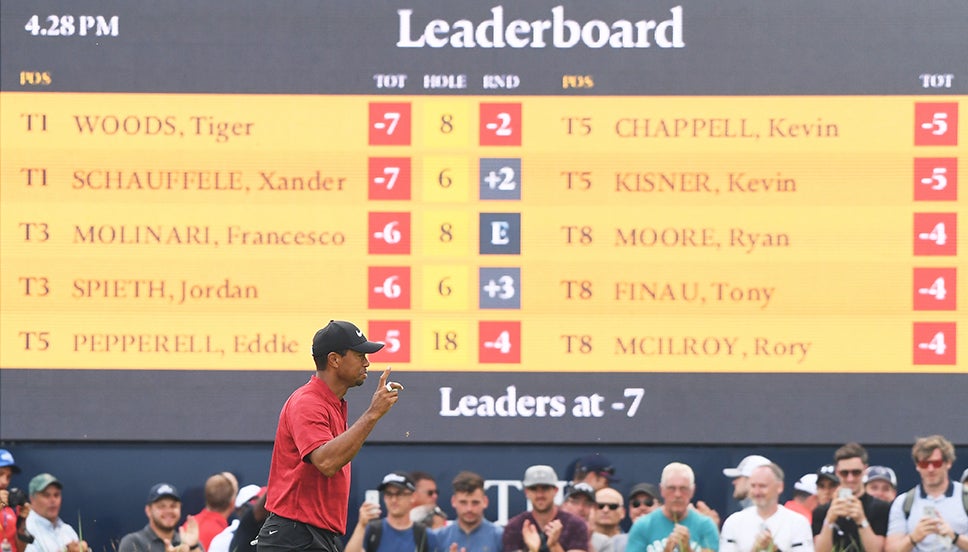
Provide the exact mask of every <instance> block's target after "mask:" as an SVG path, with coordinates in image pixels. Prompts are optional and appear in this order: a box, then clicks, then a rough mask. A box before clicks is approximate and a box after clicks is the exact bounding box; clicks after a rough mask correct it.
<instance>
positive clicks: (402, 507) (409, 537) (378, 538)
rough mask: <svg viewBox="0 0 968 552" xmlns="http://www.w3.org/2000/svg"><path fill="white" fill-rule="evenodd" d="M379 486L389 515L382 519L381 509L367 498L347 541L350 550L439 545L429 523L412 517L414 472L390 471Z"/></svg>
mask: <svg viewBox="0 0 968 552" xmlns="http://www.w3.org/2000/svg"><path fill="white" fill-rule="evenodd" d="M377 489H378V490H379V491H380V492H381V493H383V505H384V507H386V511H387V515H386V517H385V518H383V519H379V515H380V510H379V508H374V507H373V506H374V505H373V504H371V503H369V502H364V503H363V505H362V506H360V516H359V520H358V521H357V523H356V529H354V530H353V534H352V535H350V539H349V541H347V543H346V552H363V551H364V550H365V551H366V552H395V551H400V550H415V551H416V552H428V551H433V550H436V549H437V538H436V536H435V535H434V534H433V533H432V532H430V531H429V530H428V529H427V528H426V527H425V526H423V525H421V524H419V523H414V522H413V521H412V520H411V519H410V510H411V509H412V505H413V493H414V491H415V490H416V486H415V485H414V484H413V479H411V478H410V474H408V473H405V472H393V473H388V474H387V475H386V476H384V477H383V482H381V483H380V486H379V487H377Z"/></svg>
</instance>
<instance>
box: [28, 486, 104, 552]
mask: <svg viewBox="0 0 968 552" xmlns="http://www.w3.org/2000/svg"><path fill="white" fill-rule="evenodd" d="M63 487H64V485H63V484H62V483H61V482H60V480H59V479H57V478H56V477H54V476H53V475H51V474H49V473H42V474H40V475H38V476H36V477H34V478H33V479H31V480H30V487H29V491H30V514H29V515H28V516H27V521H26V527H27V532H28V533H30V534H31V535H33V536H34V542H33V543H31V544H28V545H27V548H26V550H25V552H63V551H65V550H66V551H67V552H86V551H88V550H89V548H88V546H87V543H86V542H84V541H80V542H78V541H79V539H78V536H77V532H75V531H74V528H73V527H71V526H70V525H68V524H66V523H64V521H63V520H62V519H61V518H60V517H58V516H59V515H60V508H61V489H63Z"/></svg>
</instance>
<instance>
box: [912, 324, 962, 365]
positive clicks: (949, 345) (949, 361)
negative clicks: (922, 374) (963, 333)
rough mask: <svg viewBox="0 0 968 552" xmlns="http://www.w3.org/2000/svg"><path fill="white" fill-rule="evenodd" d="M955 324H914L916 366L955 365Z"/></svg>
mask: <svg viewBox="0 0 968 552" xmlns="http://www.w3.org/2000/svg"><path fill="white" fill-rule="evenodd" d="M956 331H957V326H956V325H955V323H954V322H915V323H914V343H913V347H914V364H915V365H916V366H922V365H954V364H955V361H956V360H957V349H956V336H957V333H956Z"/></svg>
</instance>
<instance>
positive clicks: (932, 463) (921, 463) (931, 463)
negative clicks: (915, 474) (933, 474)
mask: <svg viewBox="0 0 968 552" xmlns="http://www.w3.org/2000/svg"><path fill="white" fill-rule="evenodd" d="M942 465H944V460H918V467H919V468H921V469H922V470H926V469H928V468H929V467H931V468H935V469H938V468H940V467H941V466H942Z"/></svg>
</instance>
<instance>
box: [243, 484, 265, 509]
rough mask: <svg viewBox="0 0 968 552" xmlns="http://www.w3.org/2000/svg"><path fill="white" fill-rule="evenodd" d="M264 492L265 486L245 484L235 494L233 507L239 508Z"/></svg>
mask: <svg viewBox="0 0 968 552" xmlns="http://www.w3.org/2000/svg"><path fill="white" fill-rule="evenodd" d="M265 492H266V488H265V487H260V486H258V485H246V486H244V487H242V488H241V489H239V494H237V495H235V507H236V508H241V507H242V505H244V504H245V503H246V502H248V501H250V500H252V499H253V498H255V497H257V496H262V494H263V493H265Z"/></svg>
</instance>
